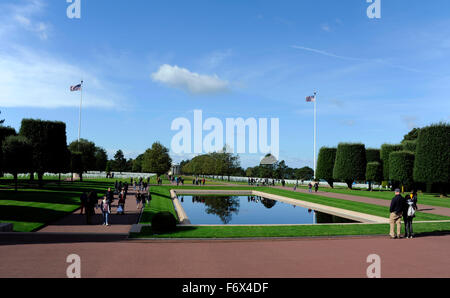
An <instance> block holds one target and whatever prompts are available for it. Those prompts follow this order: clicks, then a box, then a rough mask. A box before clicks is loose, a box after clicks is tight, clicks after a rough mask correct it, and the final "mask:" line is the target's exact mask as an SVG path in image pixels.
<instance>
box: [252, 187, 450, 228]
mask: <svg viewBox="0 0 450 298" xmlns="http://www.w3.org/2000/svg"><path fill="white" fill-rule="evenodd" d="M261 191H264V192H267V193H270V194H275V195H280V196H286V197H290V198H293V199H298V200H302V201H306V202H311V203H317V204H321V205H326V206H331V207H336V208H341V209H347V210H351V211H355V212H361V213H366V214H370V215H376V216H380V217H389V207H385V206H378V205H373V204H367V203H361V202H353V201H348V200H342V199H335V198H328V197H323V196H318V195H310V194H307V193H298V192H293V191H289V190H282V189H276V188H263V190H261ZM449 219H450V217H448V216H443V215H436V214H429V213H423V212H417V213H416V220H418V221H429V220H449Z"/></svg>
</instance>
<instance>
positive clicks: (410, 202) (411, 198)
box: [403, 193, 417, 239]
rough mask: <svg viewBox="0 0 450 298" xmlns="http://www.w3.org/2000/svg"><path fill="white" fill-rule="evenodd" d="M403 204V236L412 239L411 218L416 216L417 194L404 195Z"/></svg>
mask: <svg viewBox="0 0 450 298" xmlns="http://www.w3.org/2000/svg"><path fill="white" fill-rule="evenodd" d="M405 199H406V202H405V206H404V208H403V221H404V222H405V237H406V238H409V239H412V238H413V237H414V234H413V226H412V225H413V219H414V217H416V211H417V195H416V194H415V193H411V194H410V195H408V196H406V198H405Z"/></svg>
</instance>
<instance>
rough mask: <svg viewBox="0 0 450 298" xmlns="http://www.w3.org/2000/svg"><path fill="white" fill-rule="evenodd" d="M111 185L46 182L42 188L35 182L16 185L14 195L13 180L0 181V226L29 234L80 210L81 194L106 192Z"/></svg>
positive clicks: (47, 180) (89, 181)
mask: <svg viewBox="0 0 450 298" xmlns="http://www.w3.org/2000/svg"><path fill="white" fill-rule="evenodd" d="M112 184H113V183H111V181H109V182H104V181H96V180H87V181H84V182H63V181H62V182H60V183H59V182H58V181H57V180H49V179H46V180H45V184H44V186H43V187H42V188H38V186H37V182H36V181H35V182H30V181H29V180H20V181H19V191H18V192H15V191H14V183H13V181H12V180H8V179H2V180H0V222H2V223H5V222H6V223H13V224H14V231H15V232H32V231H36V230H38V229H40V228H42V227H44V226H45V225H47V224H49V223H52V222H55V221H57V220H59V219H61V218H63V217H64V216H67V215H68V214H70V213H72V212H74V211H75V210H77V209H78V208H79V206H80V195H81V194H82V193H83V192H89V191H92V190H96V191H98V192H99V194H100V195H103V194H104V193H105V192H106V189H107V188H108V187H109V186H112Z"/></svg>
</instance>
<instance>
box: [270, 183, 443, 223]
mask: <svg viewBox="0 0 450 298" xmlns="http://www.w3.org/2000/svg"><path fill="white" fill-rule="evenodd" d="M275 188H278V189H283V190H289V191H294V189H293V188H292V187H283V186H275ZM296 192H301V193H309V191H308V190H307V189H303V188H298V189H297V190H296ZM312 194H313V195H318V196H323V197H328V198H336V199H342V200H348V201H353V202H362V203H368V204H373V205H379V206H386V207H389V206H391V201H389V200H383V199H376V198H368V197H361V196H356V195H347V194H340V193H334V192H326V191H319V192H317V193H315V192H314V191H313V193H312ZM419 200H420V198H419ZM418 207H419V211H420V212H423V213H429V214H436V215H444V216H449V217H450V208H445V207H437V206H430V205H423V204H420V201H419V204H418Z"/></svg>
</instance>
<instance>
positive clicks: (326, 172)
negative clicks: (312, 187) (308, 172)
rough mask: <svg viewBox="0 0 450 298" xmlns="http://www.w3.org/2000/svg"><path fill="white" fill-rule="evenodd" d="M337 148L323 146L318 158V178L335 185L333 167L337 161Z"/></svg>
mask: <svg viewBox="0 0 450 298" xmlns="http://www.w3.org/2000/svg"><path fill="white" fill-rule="evenodd" d="M336 152H337V149H336V148H327V147H323V148H321V149H320V152H319V158H318V159H317V169H316V178H317V179H323V180H325V181H327V182H328V184H329V185H330V186H331V187H333V183H334V179H333V169H334V162H335V161H336Z"/></svg>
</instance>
